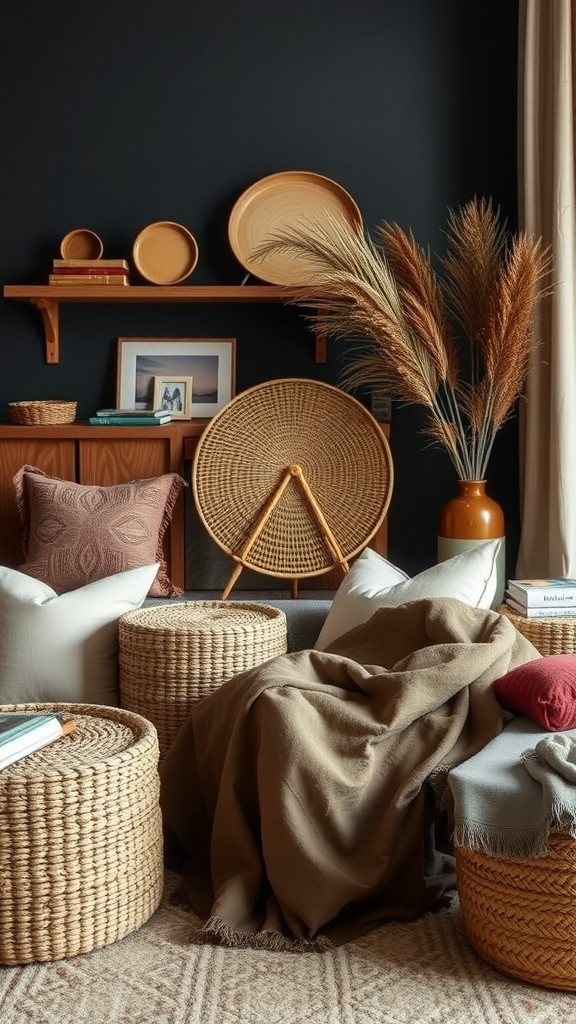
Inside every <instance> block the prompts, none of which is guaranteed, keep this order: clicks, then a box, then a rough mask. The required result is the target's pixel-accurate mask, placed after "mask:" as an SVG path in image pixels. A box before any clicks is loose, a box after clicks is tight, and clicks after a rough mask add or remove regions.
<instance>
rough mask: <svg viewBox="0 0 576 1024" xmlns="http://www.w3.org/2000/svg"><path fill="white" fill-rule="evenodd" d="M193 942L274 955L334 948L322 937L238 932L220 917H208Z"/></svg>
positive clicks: (325, 950) (265, 932)
mask: <svg viewBox="0 0 576 1024" xmlns="http://www.w3.org/2000/svg"><path fill="white" fill-rule="evenodd" d="M195 941H196V942H199V943H204V944H207V945H213V946H214V945H218V946H229V947H230V948H231V949H267V950H270V951H271V952H274V953H327V952H328V951H329V950H331V949H333V948H334V946H333V944H332V943H331V942H330V940H329V939H327V938H326V937H325V936H323V935H319V936H318V938H316V939H297V938H292V939H291V938H288V937H287V936H284V935H280V933H279V932H272V931H266V930H263V931H260V932H240V931H237V930H236V929H235V928H232V926H231V925H229V924H227V923H226V921H223V920H222V918H221V917H209V918H208V920H207V921H206V922H205V924H204V925H203V926H202V928H201V929H200V931H199V932H198V933H197V935H196V936H195Z"/></svg>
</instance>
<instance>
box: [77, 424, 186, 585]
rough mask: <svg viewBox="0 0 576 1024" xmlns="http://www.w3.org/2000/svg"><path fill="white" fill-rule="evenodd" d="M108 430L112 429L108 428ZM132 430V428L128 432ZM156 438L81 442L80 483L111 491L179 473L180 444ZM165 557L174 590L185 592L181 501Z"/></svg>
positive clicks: (166, 541)
mask: <svg viewBox="0 0 576 1024" xmlns="http://www.w3.org/2000/svg"><path fill="white" fill-rule="evenodd" d="M106 429H107V430H108V429H109V428H106ZM128 429H130V428H128ZM162 429H163V430H164V429H166V431H167V432H166V433H165V434H162V435H160V436H159V435H158V434H156V432H155V428H153V427H143V428H142V430H143V431H146V430H150V431H152V430H154V436H153V437H152V436H148V435H147V436H145V437H142V436H140V437H127V436H125V435H124V436H120V437H119V436H117V435H116V436H115V435H113V434H112V433H111V432H110V433H109V434H107V435H106V436H105V437H103V436H102V435H100V436H98V437H94V438H90V439H86V438H82V439H81V440H80V441H79V442H78V482H79V483H82V484H99V485H100V486H103V487H109V486H111V485H113V484H121V483H126V482H127V481H128V480H140V479H145V478H146V477H151V476H161V475H162V474H163V473H171V472H176V473H177V472H180V461H181V457H182V456H181V451H182V445H181V442H180V441H179V440H178V439H177V438H175V437H174V435H173V434H172V432H171V433H168V428H162ZM164 557H165V559H166V564H167V566H168V574H169V576H170V578H171V580H172V582H173V583H174V585H175V586H177V587H181V588H182V589H184V515H183V501H182V497H180V498H179V499H178V501H177V502H176V506H175V508H174V512H173V515H172V524H171V526H170V527H169V528H168V530H167V531H166V534H165V536H164Z"/></svg>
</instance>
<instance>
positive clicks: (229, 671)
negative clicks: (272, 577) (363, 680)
mask: <svg viewBox="0 0 576 1024" xmlns="http://www.w3.org/2000/svg"><path fill="white" fill-rule="evenodd" d="M118 642H119V663H120V703H121V705H122V707H125V708H129V709H130V710H132V711H136V712H137V713H138V714H140V715H144V717H145V718H148V719H150V721H151V722H153V723H154V725H155V726H156V730H157V732H158V743H159V746H160V761H161V762H162V760H163V758H164V757H165V755H166V753H167V752H168V749H169V747H170V745H171V743H172V741H173V740H174V738H175V736H176V734H177V732H178V730H179V729H180V726H181V725H182V724H183V723H184V721H185V720H186V718H187V716H188V712H189V711H190V708H191V707H192V705H193V704H195V703H196V701H198V700H201V698H202V697H206V696H207V695H208V694H209V693H211V692H212V691H213V690H216V689H217V688H218V687H219V686H221V685H222V683H224V682H226V681H227V680H228V679H231V678H232V676H235V675H237V674H238V673H239V672H244V671H245V669H249V668H254V666H255V665H260V664H262V662H264V661H267V660H268V659H269V658H272V657H274V656H275V655H277V654H285V652H286V649H287V639H286V615H285V614H284V612H283V611H281V610H280V609H279V608H273V607H272V606H269V605H260V604H245V603H243V602H240V601H232V602H227V601H182V602H178V603H176V604H169V605H166V606H162V605H150V606H148V607H147V608H139V609H137V610H136V611H133V612H125V613H124V615H122V616H121V617H120V621H119V626H118Z"/></svg>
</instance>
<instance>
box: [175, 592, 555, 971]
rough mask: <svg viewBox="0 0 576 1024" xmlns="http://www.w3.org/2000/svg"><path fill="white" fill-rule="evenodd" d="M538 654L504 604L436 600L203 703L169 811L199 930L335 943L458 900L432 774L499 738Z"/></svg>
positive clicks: (263, 671)
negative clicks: (503, 700)
mask: <svg viewBox="0 0 576 1024" xmlns="http://www.w3.org/2000/svg"><path fill="white" fill-rule="evenodd" d="M537 657H540V655H539V654H538V652H537V651H536V649H535V648H534V647H533V646H532V644H531V643H530V642H529V641H528V640H526V638H525V637H523V636H522V635H521V634H520V633H519V632H518V631H517V630H516V629H515V628H514V626H513V625H512V623H511V622H510V620H509V619H508V618H506V617H504V616H502V615H499V614H498V613H497V612H492V611H483V610H479V609H475V608H471V607H469V606H468V605H465V604H462V603H461V602H460V601H455V600H452V599H433V600H420V601H413V602H409V603H407V604H404V605H400V606H399V607H396V608H384V609H380V610H379V611H377V612H376V613H375V614H374V615H373V616H372V618H371V619H370V620H369V621H368V622H366V623H364V624H362V625H360V626H357V627H356V628H354V629H352V630H350V631H349V632H348V633H346V634H345V635H344V636H343V637H341V638H340V639H339V640H337V641H335V642H334V643H333V644H332V646H331V647H330V648H329V650H328V651H326V652H319V651H300V652H297V653H293V654H286V655H280V656H279V657H275V658H272V659H271V660H269V661H268V662H266V663H265V664H264V665H261V666H259V667H257V668H254V669H249V670H248V671H246V672H243V673H242V674H241V675H238V676H236V677H235V678H234V679H232V680H230V681H229V682H227V683H226V684H224V685H223V686H222V687H221V688H219V689H218V690H216V691H214V692H212V693H211V694H209V695H208V696H207V697H205V698H204V699H203V700H201V701H200V702H198V703H197V704H195V705H194V706H193V708H192V710H191V711H190V714H189V717H188V719H187V721H186V722H185V723H184V725H183V726H182V729H181V730H180V732H179V734H178V736H177V737H176V740H175V741H174V743H173V745H172V747H171V749H170V751H169V752H168V755H167V756H166V758H165V761H164V763H163V766H162V773H161V775H162V785H161V806H162V812H163V815H164V823H165V832H166V850H167V856H168V857H169V858H170V863H171V865H172V866H176V861H175V860H174V857H177V858H179V860H178V862H177V863H178V866H179V867H180V869H181V870H182V871H183V880H184V887H185V892H186V896H187V898H188V900H189V902H190V904H191V906H192V908H193V909H194V911H195V912H196V913H197V914H198V915H199V916H200V917H201V918H202V919H203V921H204V925H203V927H202V929H201V931H200V932H199V934H197V935H196V936H195V939H196V941H205V942H215V943H218V942H219V943H222V944H224V945H235V946H239V945H240V946H242V945H243V946H264V947H268V948H272V949H289V950H294V951H297V950H305V949H308V950H310V949H318V950H321V949H323V948H326V947H327V945H329V944H331V943H341V942H345V941H348V940H350V939H352V938H355V937H357V936H358V935H360V934H362V933H363V932H365V931H367V930H369V929H370V928H372V927H375V926H376V925H378V924H380V923H382V922H384V921H387V920H392V919H395V920H413V919H415V918H416V917H417V916H419V915H420V914H421V913H423V912H424V911H426V910H429V909H432V908H435V907H438V906H440V905H442V903H443V902H444V900H445V894H446V893H447V891H448V889H450V888H453V886H454V881H455V879H454V861H453V859H452V857H451V855H450V854H445V853H441V852H440V850H439V849H437V845H438V844H437V843H436V836H435V825H436V824H437V820H438V813H437V811H438V808H437V805H436V802H435V796H434V788H433V786H432V785H431V783H430V779H431V776H432V775H433V773H436V772H437V771H438V770H439V769H443V770H447V769H448V768H449V767H450V766H453V765H454V764H459V763H461V761H462V760H464V759H465V758H467V757H469V756H471V755H472V754H474V753H476V752H477V751H478V750H480V749H481V748H482V747H483V746H484V744H485V743H487V742H488V741H489V740H490V739H491V738H492V737H494V736H496V735H497V734H498V733H499V731H500V729H501V728H502V725H503V712H502V709H501V708H500V706H499V704H498V703H497V701H496V698H495V696H494V693H493V690H492V683H493V682H494V680H495V679H497V678H498V677H499V676H501V675H503V674H504V673H505V672H507V671H508V670H509V669H511V668H513V667H515V666H516V665H518V664H522V663H524V662H527V661H531V660H533V659H534V658H537Z"/></svg>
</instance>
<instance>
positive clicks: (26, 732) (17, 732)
mask: <svg viewBox="0 0 576 1024" xmlns="http://www.w3.org/2000/svg"><path fill="white" fill-rule="evenodd" d="M74 727H75V722H74V719H73V718H71V717H70V716H68V715H65V714H64V715H59V714H54V713H52V712H48V713H46V714H44V713H40V712H35V711H22V712H19V711H5V712H2V713H1V714H0V769H2V768H7V767H8V766H9V765H11V764H14V762H15V761H19V760H20V759H21V758H22V757H26V755H27V754H32V753H33V752H34V751H35V750H40V748H41V747H45V746H46V745H47V744H48V743H52V742H53V741H54V740H57V739H58V738H59V737H60V736H65V735H67V734H68V733H71V732H73V731H74Z"/></svg>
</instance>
